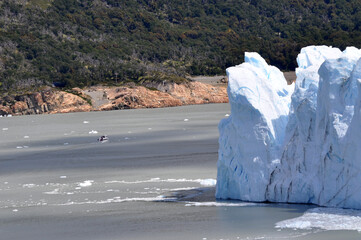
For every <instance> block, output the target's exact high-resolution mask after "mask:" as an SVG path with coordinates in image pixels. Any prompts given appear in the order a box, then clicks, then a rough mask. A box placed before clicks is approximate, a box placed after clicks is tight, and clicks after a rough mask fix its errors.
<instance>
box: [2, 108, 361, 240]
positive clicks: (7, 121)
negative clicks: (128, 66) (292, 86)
mask: <svg viewBox="0 0 361 240" xmlns="http://www.w3.org/2000/svg"><path fill="white" fill-rule="evenodd" d="M229 113H230V110H229V106H228V104H212V105H199V106H187V107H179V108H165V109H143V110H126V111H111V112H92V113H74V114H57V115H42V116H21V117H12V118H0V196H1V198H0V236H1V237H0V239H53V240H55V239H202V240H203V239H360V238H361V234H360V233H358V232H357V231H340V230H339V231H333V230H332V229H336V228H337V227H343V228H344V229H345V228H347V227H348V228H351V229H361V223H359V221H360V222H361V220H360V219H361V217H360V216H359V215H358V214H359V212H358V211H352V212H347V211H346V210H345V211H343V210H340V211H339V212H327V210H325V211H324V210H323V209H318V208H315V206H305V205H286V204H254V203H244V202H237V201H227V202H219V201H216V200H215V199H214V184H215V179H216V162H217V150H218V130H217V124H218V122H219V121H220V119H222V118H225V117H226V116H225V115H226V114H229ZM101 135H108V136H109V139H110V140H109V142H107V143H98V142H97V138H98V137H99V136H101ZM312 209H314V210H317V211H313V210H312ZM306 211H307V212H306ZM310 211H311V212H310ZM312 211H313V212H312ZM305 212H306V213H305ZM294 218H296V219H295V220H290V219H294ZM285 220H286V222H282V221H285ZM315 224H319V226H320V227H319V228H312V226H314V225H315ZM322 224H323V225H322ZM326 225H327V226H329V227H327V226H326ZM276 226H279V227H282V228H279V227H276ZM325 229H331V230H325Z"/></svg>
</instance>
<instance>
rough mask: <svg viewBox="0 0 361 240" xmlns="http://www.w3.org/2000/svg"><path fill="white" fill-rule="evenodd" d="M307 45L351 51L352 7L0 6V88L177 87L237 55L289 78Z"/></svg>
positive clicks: (355, 4) (302, 1)
mask: <svg viewBox="0 0 361 240" xmlns="http://www.w3.org/2000/svg"><path fill="white" fill-rule="evenodd" d="M311 44H326V45H332V46H336V47H340V48H344V47H346V46H349V45H353V46H356V47H358V48H360V47H361V4H360V2H359V0H321V1H319V0H279V1H271V0H187V1H185V0H172V1H165V0H126V1H121V0H7V1H0V89H1V90H2V91H9V90H11V89H13V90H14V89H15V90H18V89H26V88H29V87H30V86H32V87H34V86H42V85H50V84H52V83H54V82H56V83H60V84H63V85H66V86H67V87H73V86H79V87H83V86H89V85H94V84H98V83H102V84H120V83H125V82H135V83H137V84H141V83H142V82H146V81H164V80H170V81H175V82H179V81H183V80H184V79H185V76H186V75H188V74H190V75H215V74H224V71H225V69H226V68H227V67H229V66H231V65H235V64H239V63H241V62H242V61H243V53H244V52H245V51H257V52H259V53H260V54H261V55H262V56H263V57H265V58H266V60H267V61H268V62H270V63H271V64H273V65H276V66H277V67H280V68H281V69H283V70H292V69H294V68H295V66H296V62H295V58H296V56H297V54H298V52H299V50H300V49H301V47H304V46H306V45H311Z"/></svg>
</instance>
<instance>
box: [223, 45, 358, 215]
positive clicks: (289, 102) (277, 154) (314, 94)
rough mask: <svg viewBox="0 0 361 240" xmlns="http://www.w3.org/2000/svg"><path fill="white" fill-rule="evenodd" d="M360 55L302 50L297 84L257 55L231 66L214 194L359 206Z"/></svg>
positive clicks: (351, 49) (318, 48)
mask: <svg viewBox="0 0 361 240" xmlns="http://www.w3.org/2000/svg"><path fill="white" fill-rule="evenodd" d="M360 58H361V51H360V50H359V49H356V48H354V47H349V48H347V49H346V50H345V51H343V52H341V51H340V50H339V49H337V48H332V47H326V46H309V47H306V48H303V49H302V50H301V53H300V54H299V55H298V57H297V63H298V66H299V67H298V68H297V69H296V75H297V80H296V82H295V83H294V84H292V85H287V83H286V80H285V79H284V76H283V74H282V72H281V71H280V70H278V69H277V68H276V67H273V66H269V65H268V64H267V63H266V61H265V60H264V59H263V58H262V57H261V56H260V55H258V54H257V53H245V62H244V63H243V64H241V65H238V66H235V67H230V68H228V69H227V75H228V78H229V85H228V96H229V101H230V104H231V116H230V117H229V118H227V119H224V120H222V121H221V122H220V124H219V131H220V138H219V160H218V176H217V187H216V197H217V198H221V199H227V198H232V199H240V200H245V201H272V202H290V203H313V204H318V205H321V206H337V207H347V208H357V209H361V191H360V190H361V157H360V156H361V113H360V107H361V60H360Z"/></svg>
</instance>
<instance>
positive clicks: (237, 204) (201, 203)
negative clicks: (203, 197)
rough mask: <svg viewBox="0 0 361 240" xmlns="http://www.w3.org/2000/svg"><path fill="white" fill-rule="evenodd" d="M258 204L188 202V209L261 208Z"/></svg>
mask: <svg viewBox="0 0 361 240" xmlns="http://www.w3.org/2000/svg"><path fill="white" fill-rule="evenodd" d="M259 205H260V204H257V203H248V202H240V203H231V202H229V203H228V202H187V203H186V205H185V206H186V207H250V206H259Z"/></svg>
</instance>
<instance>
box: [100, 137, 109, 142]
mask: <svg viewBox="0 0 361 240" xmlns="http://www.w3.org/2000/svg"><path fill="white" fill-rule="evenodd" d="M108 141H109V138H108V136H106V135H104V136H101V137H100V138H98V142H101V143H105V142H108Z"/></svg>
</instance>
